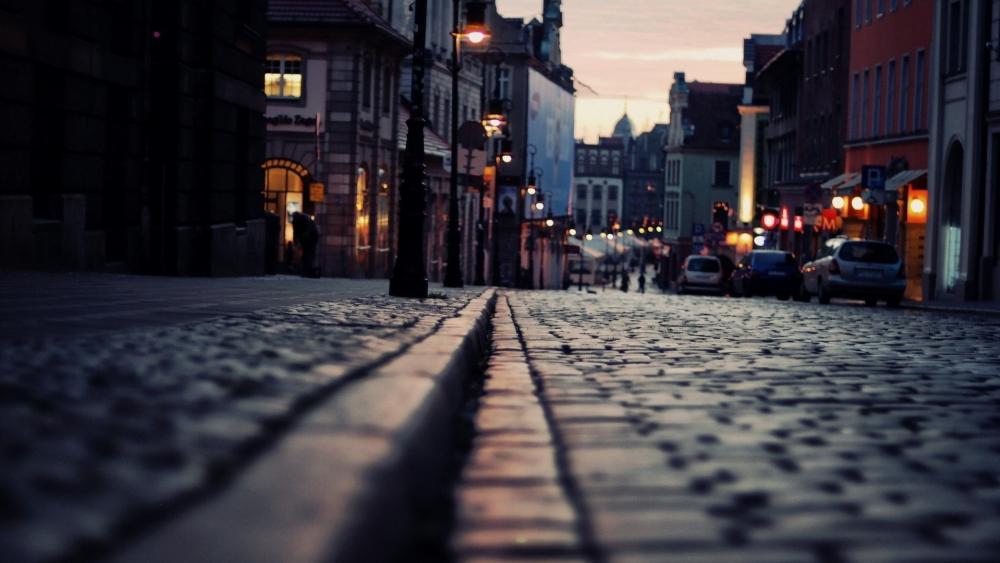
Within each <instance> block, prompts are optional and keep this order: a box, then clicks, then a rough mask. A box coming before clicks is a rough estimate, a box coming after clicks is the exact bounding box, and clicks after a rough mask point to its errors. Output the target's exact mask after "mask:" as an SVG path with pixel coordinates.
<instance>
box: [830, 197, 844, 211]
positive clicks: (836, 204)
mask: <svg viewBox="0 0 1000 563" xmlns="http://www.w3.org/2000/svg"><path fill="white" fill-rule="evenodd" d="M830 205H833V208H834V209H843V208H844V206H845V205H847V202H846V201H844V198H842V197H840V196H839V195H838V196H837V197H835V198H833V201H832V202H830Z"/></svg>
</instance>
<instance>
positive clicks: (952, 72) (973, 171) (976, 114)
mask: <svg viewBox="0 0 1000 563" xmlns="http://www.w3.org/2000/svg"><path fill="white" fill-rule="evenodd" d="M912 3H913V4H914V5H915V6H916V5H918V4H921V2H920V0H913V2H912ZM923 3H926V4H931V6H927V7H924V8H923V9H924V10H925V11H927V12H928V13H927V17H928V18H929V19H932V20H933V34H934V43H933V47H932V48H931V49H930V50H929V51H928V54H927V55H926V56H927V59H928V61H929V62H928V63H927V64H928V70H927V71H926V72H927V74H926V76H927V77H928V80H929V82H930V93H929V100H928V101H929V103H930V108H931V109H930V120H929V127H930V143H929V145H930V153H929V154H930V156H929V171H928V174H927V183H928V187H929V189H930V194H929V215H928V218H927V225H928V232H927V245H926V249H927V251H926V260H925V262H924V271H923V276H924V287H923V290H924V295H925V297H927V298H928V299H935V300H940V301H974V300H979V301H997V300H1000V271H998V270H1000V266H998V259H997V256H998V255H1000V62H998V61H1000V47H998V46H1000V28H998V26H1000V2H998V1H996V0H942V1H939V2H934V3H931V2H927V1H926V0H924V2H923ZM932 8H933V9H932ZM931 11H932V12H933V13H931Z"/></svg>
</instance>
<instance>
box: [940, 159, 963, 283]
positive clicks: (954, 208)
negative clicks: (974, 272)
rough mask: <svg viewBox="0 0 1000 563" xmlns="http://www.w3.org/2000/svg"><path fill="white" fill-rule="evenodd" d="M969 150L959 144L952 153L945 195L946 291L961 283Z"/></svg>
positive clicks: (943, 274)
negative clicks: (963, 195) (963, 212)
mask: <svg viewBox="0 0 1000 563" xmlns="http://www.w3.org/2000/svg"><path fill="white" fill-rule="evenodd" d="M964 155H965V151H964V150H963V149H962V145H961V143H958V142H956V143H955V144H953V145H952V146H951V148H950V149H949V150H948V160H947V164H946V165H945V169H944V190H943V193H942V194H941V200H942V201H941V203H942V206H941V223H942V226H941V235H942V236H941V254H942V261H941V282H942V284H943V285H944V289H945V291H948V292H949V293H950V292H954V291H955V289H956V286H957V284H958V276H959V266H960V258H961V255H962V184H963V182H962V180H963V171H962V167H963V162H964V160H965V158H964Z"/></svg>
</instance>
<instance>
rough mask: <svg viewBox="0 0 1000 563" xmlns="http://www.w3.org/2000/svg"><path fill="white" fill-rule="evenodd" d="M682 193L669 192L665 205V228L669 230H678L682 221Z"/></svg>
mask: <svg viewBox="0 0 1000 563" xmlns="http://www.w3.org/2000/svg"><path fill="white" fill-rule="evenodd" d="M680 211H681V194H680V193H678V192H667V200H666V206H665V215H666V216H665V217H664V221H663V228H664V229H666V230H668V231H676V230H677V229H678V226H679V225H680V222H681V217H680V215H681V213H680Z"/></svg>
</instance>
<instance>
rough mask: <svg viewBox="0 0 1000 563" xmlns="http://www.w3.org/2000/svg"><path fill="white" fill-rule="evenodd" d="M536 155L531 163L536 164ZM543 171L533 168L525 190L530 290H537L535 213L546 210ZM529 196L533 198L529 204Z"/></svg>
mask: <svg viewBox="0 0 1000 563" xmlns="http://www.w3.org/2000/svg"><path fill="white" fill-rule="evenodd" d="M533 155H534V153H532V159H531V161H532V162H534V156H533ZM543 174H544V173H543V172H542V170H540V169H538V168H532V169H531V171H530V172H529V174H528V186H527V188H525V196H524V203H525V205H528V206H530V207H529V209H530V212H531V213H530V215H529V217H528V289H535V211H542V210H544V209H545V196H544V195H542V192H540V191H538V181H539V179H540V178H541V177H542V176H543ZM528 196H532V198H531V199H532V201H531V202H530V203H529V200H528Z"/></svg>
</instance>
